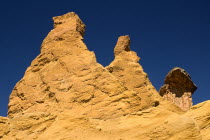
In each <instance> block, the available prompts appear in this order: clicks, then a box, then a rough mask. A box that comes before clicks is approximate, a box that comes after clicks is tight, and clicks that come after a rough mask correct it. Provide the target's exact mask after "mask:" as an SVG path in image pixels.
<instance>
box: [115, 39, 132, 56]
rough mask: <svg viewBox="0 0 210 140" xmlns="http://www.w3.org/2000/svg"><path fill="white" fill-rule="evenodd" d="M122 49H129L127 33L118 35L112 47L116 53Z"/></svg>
mask: <svg viewBox="0 0 210 140" xmlns="http://www.w3.org/2000/svg"><path fill="white" fill-rule="evenodd" d="M123 51H130V37H129V36H128V35H125V36H120V37H119V38H118V41H117V44H116V46H115V48H114V54H115V55H118V54H120V53H121V52H123Z"/></svg>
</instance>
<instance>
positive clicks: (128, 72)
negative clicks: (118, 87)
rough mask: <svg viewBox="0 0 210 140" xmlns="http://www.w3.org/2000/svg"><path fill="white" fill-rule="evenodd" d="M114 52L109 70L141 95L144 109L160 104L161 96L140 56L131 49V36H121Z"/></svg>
mask: <svg viewBox="0 0 210 140" xmlns="http://www.w3.org/2000/svg"><path fill="white" fill-rule="evenodd" d="M114 54H115V59H114V61H113V62H112V63H111V64H110V65H109V66H107V67H106V68H107V69H108V70H109V72H110V73H111V74H113V75H114V76H115V77H116V78H117V79H118V80H119V81H120V82H122V83H123V84H124V85H125V86H126V87H127V88H128V89H132V90H133V91H135V92H136V93H137V94H138V96H139V97H141V104H139V105H140V106H141V108H142V109H145V108H149V107H151V106H158V105H159V101H160V96H159V94H158V92H157V91H156V89H155V88H154V87H153V85H152V84H151V82H150V81H149V79H148V76H147V74H146V73H145V72H144V71H143V68H142V67H141V65H140V64H139V59H140V58H139V57H138V56H137V54H136V53H135V52H133V51H131V50H130V37H129V36H121V37H119V39H118V41H117V44H116V46H115V48H114Z"/></svg>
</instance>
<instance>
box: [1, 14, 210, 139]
mask: <svg viewBox="0 0 210 140" xmlns="http://www.w3.org/2000/svg"><path fill="white" fill-rule="evenodd" d="M53 19H54V29H53V30H52V31H51V32H50V33H49V34H48V36H47V37H46V38H45V39H44V41H43V43H42V46H41V53H40V55H38V56H37V57H36V58H35V59H34V60H33V62H32V63H31V66H30V67H28V69H27V70H26V72H25V75H24V77H23V78H22V79H21V80H20V81H19V82H18V83H17V84H16V86H15V88H14V89H13V91H12V93H11V96H10V101H9V105H8V107H9V110H8V117H0V139H3V140H32V139H34V140H43V139H45V140H64V139H65V140H120V139H121V140H141V139H144V140H166V139H170V140H180V139H183V140H202V139H203V140H207V139H209V138H210V136H209V133H208V131H209V128H210V124H209V113H210V111H209V104H210V101H206V102H205V103H201V105H197V106H193V107H192V108H191V109H190V110H189V111H188V112H185V111H183V110H182V109H180V108H179V107H178V106H176V105H174V104H173V103H171V102H170V101H166V100H164V99H163V98H162V97H161V96H160V95H159V93H158V92H157V91H156V89H155V88H154V87H153V86H152V84H151V82H150V81H149V79H148V76H147V74H146V73H145V72H144V71H143V69H142V67H141V65H140V64H139V63H138V61H139V57H138V56H137V54H136V53H135V52H133V51H131V50H130V38H129V36H121V37H119V39H118V42H117V45H116V47H115V49H114V52H115V59H114V61H113V62H112V63H111V64H110V65H109V66H107V67H106V68H104V67H103V66H102V65H100V64H99V63H97V61H96V58H95V54H94V53H93V52H90V51H89V50H88V49H87V47H86V45H85V44H84V42H83V35H84V32H85V25H84V24H83V23H82V21H81V20H80V19H79V17H78V16H77V15H76V14H75V13H73V12H71V13H67V14H65V15H62V16H58V17H55V18H53ZM206 109H208V110H206ZM200 112H202V113H200ZM201 117H203V118H201Z"/></svg>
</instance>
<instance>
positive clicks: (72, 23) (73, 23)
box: [53, 12, 85, 36]
mask: <svg viewBox="0 0 210 140" xmlns="http://www.w3.org/2000/svg"><path fill="white" fill-rule="evenodd" d="M53 20H54V28H57V27H58V26H60V25H64V24H65V25H67V26H69V27H71V29H72V30H73V31H77V32H79V33H80V34H81V35H82V36H83V35H84V32H85V24H84V23H83V22H82V20H81V19H80V18H79V16H78V15H77V14H76V13H74V12H69V13H67V14H64V15H61V16H56V17H53Z"/></svg>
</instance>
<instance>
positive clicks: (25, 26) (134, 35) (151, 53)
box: [0, 0, 210, 116]
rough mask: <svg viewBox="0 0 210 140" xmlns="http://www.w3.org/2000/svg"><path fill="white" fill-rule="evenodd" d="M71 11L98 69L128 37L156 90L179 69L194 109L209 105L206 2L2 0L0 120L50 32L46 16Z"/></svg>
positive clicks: (209, 5) (209, 3)
mask: <svg viewBox="0 0 210 140" xmlns="http://www.w3.org/2000/svg"><path fill="white" fill-rule="evenodd" d="M72 11H74V12H76V13H77V14H78V15H79V16H80V18H81V19H82V21H83V22H84V23H85V24H86V34H85V40H84V41H85V43H86V44H87V46H88V48H89V50H92V51H94V52H95V53H96V56H97V60H98V62H99V63H101V64H102V65H104V66H106V65H108V64H109V63H110V62H111V61H112V60H113V48H114V46H115V44H116V41H117V38H118V37H119V36H121V35H130V37H131V49H132V50H134V51H136V52H137V53H138V55H139V56H140V57H141V60H140V63H141V65H142V66H143V68H144V70H145V72H147V73H148V75H149V78H150V80H151V82H152V83H153V85H154V86H155V87H156V88H157V90H159V88H160V86H162V85H163V81H164V78H165V76H166V74H167V73H168V71H169V70H171V69H172V68H173V67H176V66H179V67H182V68H184V69H185V70H186V71H187V72H189V74H190V75H191V77H192V79H193V81H194V83H195V84H196V85H197V86H198V90H197V91H196V92H195V93H194V95H193V101H194V104H197V103H199V102H202V101H205V100H210V75H209V73H210V0H134V1H132V0H130V1H128V0H124V1H123V0H120V1H118V0H113V1H108V2H107V1H102V0H101V1H100V0H95V1H91V0H88V1H87V0H83V1H80V0H64V1H58V0H56V1H53V0H45V1H44V0H42V1H38V0H36V1H29V0H27V1H21V0H19V1H11V0H8V1H3V2H1V4H0V15H1V16H0V18H1V21H0V30H1V34H0V64H1V69H0V75H1V76H0V116H6V112H7V104H8V98H9V95H10V93H11V91H12V88H13V87H14V86H15V84H16V83H17V82H18V81H19V80H20V79H21V78H22V77H23V75H24V72H25V70H26V68H27V67H28V66H29V65H30V63H31V61H32V60H33V59H34V58H35V57H36V56H37V55H38V54H39V51H40V45H41V43H42V40H43V39H44V38H45V36H46V35H47V34H48V32H49V31H50V30H51V29H52V28H53V22H52V17H53V16H58V15H62V14H65V13H67V12H72Z"/></svg>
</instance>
